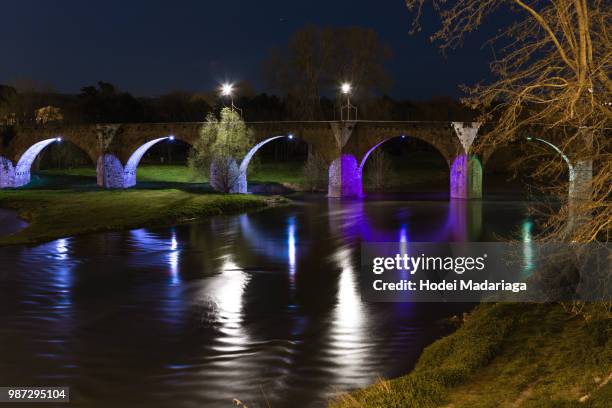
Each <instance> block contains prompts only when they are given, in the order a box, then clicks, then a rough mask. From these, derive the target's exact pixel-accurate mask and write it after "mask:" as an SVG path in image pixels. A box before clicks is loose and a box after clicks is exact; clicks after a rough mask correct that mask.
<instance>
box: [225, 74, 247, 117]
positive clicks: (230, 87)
mask: <svg viewBox="0 0 612 408" xmlns="http://www.w3.org/2000/svg"><path fill="white" fill-rule="evenodd" d="M221 96H224V97H226V98H227V97H229V98H230V109H231V110H233V111H236V112H238V113H239V114H240V118H241V119H242V109H239V108H238V107H236V105H234V84H231V83H229V82H226V83H224V84H222V85H221Z"/></svg>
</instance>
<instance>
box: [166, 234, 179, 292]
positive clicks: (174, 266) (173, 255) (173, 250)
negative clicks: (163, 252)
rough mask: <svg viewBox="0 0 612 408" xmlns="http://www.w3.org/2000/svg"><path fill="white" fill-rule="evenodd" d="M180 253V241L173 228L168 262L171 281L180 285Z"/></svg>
mask: <svg viewBox="0 0 612 408" xmlns="http://www.w3.org/2000/svg"><path fill="white" fill-rule="evenodd" d="M179 254H180V251H179V249H178V242H177V240H176V231H175V230H172V238H171V240H170V253H169V254H168V264H169V266H170V283H171V284H172V285H179V284H180V283H181V278H180V276H179Z"/></svg>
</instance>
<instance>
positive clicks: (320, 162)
mask: <svg viewBox="0 0 612 408" xmlns="http://www.w3.org/2000/svg"><path fill="white" fill-rule="evenodd" d="M327 171H328V166H327V163H326V162H325V160H324V159H323V157H322V156H321V155H320V154H319V153H317V152H316V151H313V150H312V149H309V151H308V158H307V160H306V163H305V164H304V171H303V172H304V184H305V185H304V187H305V188H306V189H308V190H310V191H316V190H320V189H322V188H324V187H325V185H326V184H327V179H328V173H327Z"/></svg>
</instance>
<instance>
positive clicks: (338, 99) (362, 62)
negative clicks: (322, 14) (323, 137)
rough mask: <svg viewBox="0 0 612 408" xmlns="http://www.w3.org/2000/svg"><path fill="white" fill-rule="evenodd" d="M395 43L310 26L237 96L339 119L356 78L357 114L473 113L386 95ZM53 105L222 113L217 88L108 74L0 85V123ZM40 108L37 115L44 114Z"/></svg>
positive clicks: (91, 113)
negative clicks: (257, 82)
mask: <svg viewBox="0 0 612 408" xmlns="http://www.w3.org/2000/svg"><path fill="white" fill-rule="evenodd" d="M391 57H392V51H391V48H390V47H389V46H388V45H387V44H383V43H382V42H381V41H380V39H379V38H378V36H377V34H376V32H375V31H374V30H371V29H367V28H362V27H344V28H336V27H317V26H306V27H304V28H302V29H300V30H298V31H296V32H295V33H294V34H293V36H292V37H291V38H290V39H289V40H288V42H287V44H286V45H285V46H283V47H278V48H274V49H271V50H270V51H269V53H268V55H267V57H266V58H265V60H264V61H263V64H262V65H263V66H262V71H263V76H264V78H265V80H266V83H267V88H268V92H265V93H257V92H255V90H254V87H253V86H252V85H251V84H250V83H248V82H241V83H238V84H236V95H235V103H236V104H237V105H238V106H240V108H241V109H242V110H243V112H244V116H243V117H244V119H245V120H246V121H273V120H338V119H339V109H340V105H341V104H342V103H343V102H344V98H343V96H342V95H341V94H340V92H339V86H340V83H341V82H350V83H352V84H353V90H352V93H351V100H352V102H353V104H355V105H357V106H358V108H359V119H367V120H472V119H473V118H474V117H475V114H474V112H473V111H472V110H471V109H469V108H467V107H466V106H464V105H462V104H461V103H460V102H459V101H457V100H453V99H452V98H450V97H445V96H440V97H435V98H432V99H431V100H429V101H411V100H398V99H395V98H392V97H390V96H388V92H389V91H390V89H391V84H392V83H393V80H392V78H391V76H390V75H389V73H388V71H387V69H386V65H387V62H388V61H389V60H390V58H391ZM47 106H53V107H57V108H59V109H60V111H61V116H62V120H64V121H65V122H68V123H103V122H107V123H128V122H195V121H197V122H200V121H203V120H204V119H205V118H206V116H207V115H208V114H209V113H210V112H214V113H217V114H218V113H219V112H220V110H221V108H222V107H223V106H224V101H223V100H222V99H220V98H219V95H218V92H217V91H216V90H213V91H211V92H204V93H198V92H189V91H172V92H168V93H166V94H163V95H160V96H155V97H138V96H134V95H132V94H130V93H129V92H127V91H125V90H121V89H119V88H118V87H117V86H115V85H113V84H111V83H109V82H104V81H99V82H98V83H97V84H93V85H88V86H84V87H83V88H81V90H80V92H79V93H78V94H76V95H67V94H61V93H58V92H57V91H54V90H53V88H52V87H50V86H45V85H41V84H39V83H37V82H35V81H31V80H30V81H28V80H25V81H24V80H21V81H19V83H17V84H12V85H0V123H1V122H4V124H7V123H8V124H15V123H18V124H31V123H36V122H37V119H38V121H39V122H40V121H41V120H40V117H39V118H37V111H38V110H39V109H41V108H43V107H47ZM39 116H40V115H39Z"/></svg>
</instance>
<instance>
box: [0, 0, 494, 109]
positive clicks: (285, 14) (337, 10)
mask: <svg viewBox="0 0 612 408" xmlns="http://www.w3.org/2000/svg"><path fill="white" fill-rule="evenodd" d="M2 14H3V16H2V24H0V50H2V56H3V57H2V63H1V64H0V83H11V82H12V81H14V80H15V79H17V78H24V77H25V78H33V79H36V80H39V81H44V82H47V83H50V84H52V85H53V86H54V87H55V88H57V89H58V90H59V91H61V92H71V93H75V92H78V90H79V89H80V88H81V87H82V86H85V85H89V84H94V83H96V82H97V81H99V80H104V81H107V82H111V83H113V84H115V85H117V86H119V87H120V88H121V89H124V90H127V91H129V92H131V93H133V94H135V95H139V96H148V95H157V94H161V93H164V92H167V91H170V90H190V91H206V90H210V89H212V88H213V87H215V86H216V84H217V83H218V82H220V81H223V80H224V79H226V78H227V79H233V80H240V79H246V80H249V81H251V82H253V83H254V84H255V86H256V88H257V89H258V90H259V91H265V85H266V84H265V83H264V81H263V79H262V74H261V62H262V60H263V59H264V58H265V56H266V55H267V52H268V49H269V48H270V47H272V46H275V45H283V44H286V43H287V40H288V38H289V37H290V35H291V34H292V33H293V32H294V31H295V30H296V29H298V28H300V27H302V26H304V25H306V24H309V23H311V24H316V25H333V26H350V25H357V26H363V27H370V28H373V29H375V30H376V31H377V32H378V33H379V36H380V38H381V40H382V41H383V42H386V43H388V44H390V45H391V48H392V49H393V53H394V57H393V60H392V61H391V62H390V63H389V71H390V73H391V75H392V76H393V79H394V86H393V89H392V91H391V92H390V93H391V95H392V96H395V97H401V98H410V99H422V98H429V97H431V96H436V95H442V94H446V95H451V96H458V95H459V94H460V93H459V91H458V89H457V87H458V85H459V84H460V83H472V82H474V81H476V80H478V79H480V78H482V77H483V76H485V75H486V73H487V72H488V65H487V59H488V58H489V57H490V51H483V50H481V44H482V42H483V39H484V38H485V37H484V35H485V34H486V33H478V34H477V35H475V36H473V37H471V38H470V39H469V41H468V42H467V43H466V46H465V47H463V48H462V49H460V50H458V51H455V52H453V53H452V54H450V55H449V56H448V57H447V58H444V57H442V56H441V55H440V53H439V51H438V50H437V48H435V47H434V46H433V45H432V44H431V43H430V42H429V41H428V38H427V37H428V35H429V34H430V33H431V30H432V29H433V28H434V21H433V19H431V18H429V17H428V18H427V21H425V29H424V31H423V32H422V33H420V34H418V35H414V36H411V35H409V30H410V23H411V18H412V16H411V14H410V13H409V11H408V10H407V9H406V7H405V5H404V0H308V1H301V2H297V1H280V0H260V1H252V0H251V1H239V0H222V1H208V0H200V1H186V0H174V1H144V0H132V1H128V0H124V1H114V0H107V1H93V0H92V1H83V0H80V1H73V0H63V1H60V0H39V1H33V0H20V1H18V2H17V1H15V2H11V3H7V4H4V5H3V13H2Z"/></svg>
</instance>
